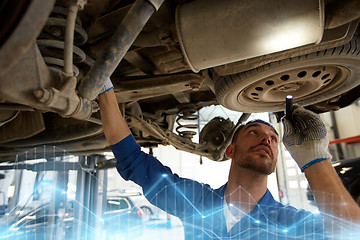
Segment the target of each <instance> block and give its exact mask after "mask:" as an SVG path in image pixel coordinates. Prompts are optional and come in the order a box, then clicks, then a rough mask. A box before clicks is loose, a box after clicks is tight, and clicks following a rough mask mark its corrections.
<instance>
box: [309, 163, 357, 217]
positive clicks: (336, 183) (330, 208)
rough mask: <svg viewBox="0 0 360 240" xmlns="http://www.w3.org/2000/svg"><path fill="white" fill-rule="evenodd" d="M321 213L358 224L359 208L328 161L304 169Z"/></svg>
mask: <svg viewBox="0 0 360 240" xmlns="http://www.w3.org/2000/svg"><path fill="white" fill-rule="evenodd" d="M304 172H305V176H306V178H307V180H308V182H309V185H310V187H311V190H312V191H313V194H314V196H315V199H316V203H317V205H318V207H319V209H320V211H321V212H323V213H326V214H330V215H332V216H334V217H338V218H342V219H346V220H349V221H352V222H359V223H360V208H359V206H358V205H357V204H356V202H355V201H354V200H353V199H352V197H351V196H350V194H349V193H348V192H347V190H346V189H345V187H344V185H343V184H342V182H341V180H340V178H339V177H338V175H337V174H336V172H335V170H334V168H333V167H332V165H331V162H330V161H329V160H325V161H322V162H319V163H316V164H314V165H312V166H310V167H308V168H306V169H305V171H304Z"/></svg>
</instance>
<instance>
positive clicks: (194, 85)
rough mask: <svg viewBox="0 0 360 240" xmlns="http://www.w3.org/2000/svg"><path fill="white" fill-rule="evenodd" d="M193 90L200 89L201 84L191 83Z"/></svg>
mask: <svg viewBox="0 0 360 240" xmlns="http://www.w3.org/2000/svg"><path fill="white" fill-rule="evenodd" d="M190 87H191V90H193V91H199V90H200V84H199V83H190Z"/></svg>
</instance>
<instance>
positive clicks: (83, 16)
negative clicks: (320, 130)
mask: <svg viewBox="0 0 360 240" xmlns="http://www.w3.org/2000/svg"><path fill="white" fill-rule="evenodd" d="M359 5H360V3H359V1H358V0H347V1H344V0H322V1H314V0H303V1H298V0H279V1H276V2H274V1H263V0H243V1H241V3H240V2H239V1H237V0H224V1H217V0H195V1H193V0H184V1H178V0H167V1H131V0H130V1H111V0H106V1H95V0H89V1H64V0H57V1H55V0H51V1H49V0H32V1H11V0H6V1H5V2H3V4H2V6H1V8H0V16H3V17H2V20H1V23H2V26H5V27H3V28H1V31H0V161H10V160H13V159H14V156H15V155H16V154H19V153H22V152H25V151H28V150H29V149H32V148H33V147H37V146H43V145H44V144H45V145H55V146H58V147H59V148H57V149H66V150H67V151H69V152H71V153H73V154H76V155H88V154H91V153H98V152H103V151H110V149H109V147H108V144H107V142H106V139H105V137H104V134H103V130H102V126H101V121H100V113H99V108H98V106H97V103H96V101H95V100H96V97H97V94H98V93H99V91H100V89H101V87H102V86H103V83H104V81H105V80H106V79H107V78H108V77H111V80H112V82H113V84H114V87H115V94H116V98H117V101H118V103H119V106H120V107H121V109H122V111H123V113H124V115H125V118H126V121H127V123H128V125H129V126H130V128H131V129H132V131H133V134H134V136H135V138H136V140H137V142H138V143H139V144H140V145H141V146H143V147H156V146H158V145H161V144H163V145H167V144H171V145H173V146H174V147H176V148H178V149H180V150H183V151H188V152H191V153H195V154H198V155H201V156H206V157H208V158H210V159H213V160H215V161H222V160H224V154H223V152H224V148H223V145H224V143H225V142H226V139H228V137H229V135H230V133H231V130H232V128H233V127H234V123H229V121H226V120H225V119H215V120H214V121H210V122H209V125H208V126H209V127H208V128H207V130H206V131H203V132H202V133H200V138H199V142H193V141H192V140H191V137H192V136H193V135H194V134H195V133H197V131H198V130H197V125H198V124H197V121H196V120H197V118H198V114H197V111H198V110H200V109H202V108H204V107H206V106H210V105H217V104H221V105H223V106H224V107H226V108H228V109H231V110H235V111H239V112H243V113H253V112H277V113H278V112H282V111H283V110H284V102H285V96H286V95H288V94H291V95H293V97H294V102H295V103H297V104H300V105H302V106H305V107H307V108H309V109H311V110H313V111H315V112H318V113H320V112H327V111H333V110H337V109H339V108H342V107H345V106H348V105H349V104H351V103H352V102H354V101H355V100H357V99H358V98H359V93H360V86H359V84H360V76H359V74H358V73H359V71H360V58H359V48H360V46H359V42H360V41H359V35H358V23H359V11H356V9H359V8H360V7H359ZM244 116H245V115H244ZM214 123H216V124H214ZM210 126H211V128H210ZM59 151H60V150H59ZM49 152H51V154H53V152H52V151H50V150H49ZM31 154H34V153H33V152H30V151H29V153H28V155H27V157H31V156H30V155H31ZM24 159H25V155H19V157H18V159H17V160H19V161H21V160H24Z"/></svg>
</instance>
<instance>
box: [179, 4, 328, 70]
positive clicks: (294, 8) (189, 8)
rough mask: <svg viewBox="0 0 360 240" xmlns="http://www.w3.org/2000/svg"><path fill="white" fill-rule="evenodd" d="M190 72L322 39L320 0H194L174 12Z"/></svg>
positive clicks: (322, 10)
mask: <svg viewBox="0 0 360 240" xmlns="http://www.w3.org/2000/svg"><path fill="white" fill-rule="evenodd" d="M176 29H177V35H178V38H179V41H180V45H181V49H182V51H183V54H184V56H185V58H186V61H187V62H188V64H189V66H190V67H191V69H192V70H193V71H194V72H198V71H200V70H202V69H206V68H209V67H215V66H219V65H223V64H227V63H231V62H236V61H240V60H244V59H249V58H253V57H257V56H261V55H265V54H270V53H274V52H280V51H283V50H286V49H291V48H296V47H299V46H304V45H307V44H317V43H319V42H320V41H321V38H322V35H323V30H324V3H323V0H303V1H298V0H277V1H263V0H241V1H239V0H222V1H219V0H196V1H192V2H189V3H186V4H184V5H180V6H178V8H177V9H176Z"/></svg>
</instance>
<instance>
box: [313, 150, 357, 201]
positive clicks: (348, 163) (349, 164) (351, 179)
mask: <svg viewBox="0 0 360 240" xmlns="http://www.w3.org/2000/svg"><path fill="white" fill-rule="evenodd" d="M333 167H334V169H335V171H336V172H337V174H338V175H339V177H340V179H341V182H342V183H343V184H344V186H345V188H346V190H348V192H349V193H350V195H351V196H352V197H353V199H354V200H355V201H356V203H357V204H358V205H359V206H360V157H356V158H351V159H342V160H339V161H338V162H336V163H333ZM306 193H307V198H308V201H309V203H310V204H312V205H316V203H315V198H314V195H313V194H312V192H311V189H310V188H309V187H308V188H307V190H306Z"/></svg>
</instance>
